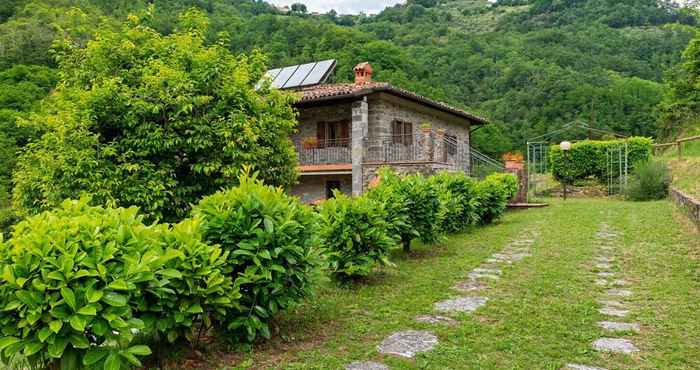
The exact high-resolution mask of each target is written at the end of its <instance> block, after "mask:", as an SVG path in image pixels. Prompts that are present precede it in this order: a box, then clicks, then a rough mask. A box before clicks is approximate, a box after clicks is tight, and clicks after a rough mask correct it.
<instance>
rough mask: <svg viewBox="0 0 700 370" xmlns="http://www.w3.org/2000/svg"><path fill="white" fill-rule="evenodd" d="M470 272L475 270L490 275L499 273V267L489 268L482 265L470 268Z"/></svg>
mask: <svg viewBox="0 0 700 370" xmlns="http://www.w3.org/2000/svg"><path fill="white" fill-rule="evenodd" d="M472 272H476V273H479V274H492V275H500V274H501V270H500V269H491V268H483V267H477V268H475V269H473V270H472Z"/></svg>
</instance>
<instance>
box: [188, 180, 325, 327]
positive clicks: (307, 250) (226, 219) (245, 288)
mask: <svg viewBox="0 0 700 370" xmlns="http://www.w3.org/2000/svg"><path fill="white" fill-rule="evenodd" d="M238 180H239V185H238V186H237V187H234V188H230V189H227V190H224V191H220V192H218V193H215V194H213V195H210V196H208V197H205V198H204V199H202V200H201V201H200V202H199V204H197V205H196V206H195V207H194V208H193V214H194V215H195V216H196V217H200V218H201V219H202V221H203V223H202V229H203V235H204V239H205V240H206V241H208V242H209V243H211V244H218V245H220V246H221V247H222V248H223V250H225V251H226V252H228V259H227V267H226V273H227V274H229V275H230V276H232V277H233V279H234V282H235V285H236V287H238V288H239V289H240V292H241V295H242V296H241V299H240V306H239V307H238V308H237V309H232V310H229V311H228V313H227V325H226V327H227V328H228V329H229V330H231V331H233V333H235V334H237V337H245V338H247V339H248V340H250V341H252V340H254V339H255V338H256V337H257V336H258V335H262V336H263V337H266V338H269V337H270V328H269V321H270V320H271V319H272V317H273V315H275V314H276V313H277V312H278V311H280V310H284V309H286V308H288V307H290V306H292V305H293V304H296V303H297V302H299V301H300V300H302V299H303V298H305V297H306V296H308V295H310V294H311V288H312V283H313V277H314V276H315V271H316V269H317V267H318V265H319V238H318V216H317V215H316V214H315V213H314V212H313V211H312V210H311V209H310V208H308V207H306V206H303V205H302V204H300V203H299V201H298V199H296V198H293V197H289V196H287V195H285V194H284V191H283V190H282V189H281V188H275V187H272V186H267V185H264V184H263V183H262V181H261V180H258V179H257V178H256V176H255V175H252V176H251V175H248V173H247V171H244V173H243V174H242V175H241V176H239V179H238Z"/></svg>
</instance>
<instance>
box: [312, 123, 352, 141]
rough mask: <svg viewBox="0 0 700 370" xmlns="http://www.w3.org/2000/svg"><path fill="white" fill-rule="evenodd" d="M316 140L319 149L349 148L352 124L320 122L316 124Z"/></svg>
mask: <svg viewBox="0 0 700 370" xmlns="http://www.w3.org/2000/svg"><path fill="white" fill-rule="evenodd" d="M316 138H317V139H318V142H319V146H318V147H319V148H325V147H347V146H348V144H349V142H350V122H349V121H347V120H344V121H335V122H318V123H317V124H316Z"/></svg>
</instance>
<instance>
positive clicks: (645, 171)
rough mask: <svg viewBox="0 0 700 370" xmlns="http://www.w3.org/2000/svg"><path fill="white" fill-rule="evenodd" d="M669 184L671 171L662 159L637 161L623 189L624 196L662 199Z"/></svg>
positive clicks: (633, 198) (666, 193) (636, 199)
mask: <svg viewBox="0 0 700 370" xmlns="http://www.w3.org/2000/svg"><path fill="white" fill-rule="evenodd" d="M670 186H671V173H670V171H669V169H668V167H667V166H666V163H664V162H662V161H648V162H643V163H638V164H637V165H636V166H635V170H634V172H633V173H632V176H631V177H630V179H629V182H628V185H627V188H626V189H625V198H627V199H629V200H634V201H645V200H657V199H664V198H666V197H667V196H668V190H669V187H670Z"/></svg>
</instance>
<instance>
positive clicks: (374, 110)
mask: <svg viewBox="0 0 700 370" xmlns="http://www.w3.org/2000/svg"><path fill="white" fill-rule="evenodd" d="M368 103H369V130H368V134H369V136H370V137H384V136H391V135H392V134H393V133H392V123H393V122H394V121H397V120H398V121H404V122H410V123H412V126H413V133H414V135H418V133H419V131H420V126H421V124H423V123H427V124H430V125H431V127H432V128H433V130H436V131H437V130H444V131H445V133H446V134H450V135H455V136H456V137H457V140H458V142H459V143H460V144H466V145H467V147H468V146H469V129H470V125H469V123H468V122H467V121H466V120H465V119H463V118H457V117H455V116H453V115H451V114H448V113H445V112H441V111H439V110H436V109H433V108H430V107H428V106H425V105H422V104H418V103H414V102H412V101H409V100H406V99H402V98H398V97H395V96H393V95H390V94H386V93H379V94H374V95H371V96H370V97H369V100H368Z"/></svg>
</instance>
